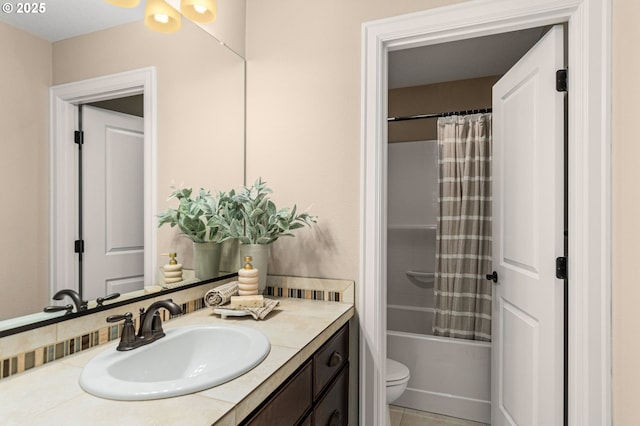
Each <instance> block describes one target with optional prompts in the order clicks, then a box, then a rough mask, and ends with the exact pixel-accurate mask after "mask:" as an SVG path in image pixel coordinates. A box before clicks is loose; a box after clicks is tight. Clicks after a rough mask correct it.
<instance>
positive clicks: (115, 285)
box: [82, 106, 144, 299]
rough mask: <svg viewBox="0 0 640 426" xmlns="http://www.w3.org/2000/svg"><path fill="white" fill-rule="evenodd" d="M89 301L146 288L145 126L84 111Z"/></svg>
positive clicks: (118, 116) (116, 115) (137, 119)
mask: <svg viewBox="0 0 640 426" xmlns="http://www.w3.org/2000/svg"><path fill="white" fill-rule="evenodd" d="M83 123H84V136H85V137H84V145H83V148H82V149H83V155H84V159H83V160H84V164H85V166H84V176H83V204H84V240H85V253H84V290H85V293H84V297H85V298H87V299H95V298H97V297H100V296H104V295H105V294H109V293H113V292H120V293H124V292H129V291H134V290H140V289H142V288H143V287H144V175H143V172H144V158H143V155H144V151H143V150H144V134H143V129H144V127H143V126H144V123H143V119H142V118H140V117H135V116H131V115H126V114H121V113H118V112H113V111H107V110H103V109H99V108H93V107H89V106H84V107H83Z"/></svg>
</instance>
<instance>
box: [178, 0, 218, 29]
mask: <svg viewBox="0 0 640 426" xmlns="http://www.w3.org/2000/svg"><path fill="white" fill-rule="evenodd" d="M180 12H182V14H183V15H184V16H185V17H187V18H189V19H191V20H192V21H194V22H199V23H201V24H204V23H207V22H213V21H214V20H215V19H216V0H182V1H181V2H180Z"/></svg>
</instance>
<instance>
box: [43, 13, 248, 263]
mask: <svg viewBox="0 0 640 426" xmlns="http://www.w3.org/2000/svg"><path fill="white" fill-rule="evenodd" d="M53 58H54V66H53V83H54V84H61V83H66V82H70V81H77V80H82V79H86V78H91V77H97V76H101V75H106V74H112V73H118V72H123V71H129V70H133V69H137V68H143V67H148V66H155V67H156V71H157V89H158V95H157V99H158V117H157V120H158V124H157V126H158V127H157V128H158V141H157V142H158V145H157V150H158V194H159V195H158V203H159V210H160V211H164V210H165V209H166V208H167V206H168V204H167V203H166V199H167V196H168V195H169V193H170V192H171V188H170V187H171V185H176V186H185V187H193V188H194V190H195V191H197V190H198V188H200V187H204V188H206V189H210V190H212V191H217V190H229V189H231V188H235V187H238V186H239V185H241V184H242V182H243V172H244V167H243V163H244V65H243V62H242V60H241V59H239V58H238V57H237V56H236V55H235V54H233V53H231V52H229V51H228V50H227V49H225V48H224V47H222V46H220V44H219V43H218V42H217V41H216V40H215V39H214V38H212V37H211V36H210V35H209V34H207V33H205V32H204V31H203V30H202V29H200V28H198V27H197V26H195V25H194V24H192V23H190V22H188V21H186V20H183V23H182V28H181V29H180V31H178V32H177V33H174V34H159V33H156V32H153V31H150V30H148V29H147V28H146V27H145V26H144V24H143V23H134V24H128V25H124V26H121V27H117V28H113V29H109V30H104V31H99V32H95V33H91V34H87V35H84V36H80V37H75V38H71V39H68V40H64V41H60V42H56V43H54V45H53ZM173 203H174V204H172V205H173V206H175V205H177V204H175V201H174V202H173ZM176 229H177V228H176ZM174 231H175V230H171V229H170V228H169V227H163V228H161V229H160V230H159V233H158V250H159V253H162V252H167V251H170V250H171V251H173V250H176V251H177V252H178V259H179V261H180V262H183V263H184V264H185V267H189V266H191V261H190V259H191V254H190V251H191V244H190V242H189V241H185V240H184V239H182V240H177V239H174V238H173V237H174V236H175V234H176V233H175V232H174ZM166 261H167V259H166V258H161V259H159V264H162V263H166Z"/></svg>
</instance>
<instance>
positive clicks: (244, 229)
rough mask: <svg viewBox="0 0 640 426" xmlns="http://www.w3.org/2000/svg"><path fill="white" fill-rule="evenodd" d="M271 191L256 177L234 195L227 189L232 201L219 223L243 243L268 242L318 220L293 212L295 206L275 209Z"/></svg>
mask: <svg viewBox="0 0 640 426" xmlns="http://www.w3.org/2000/svg"><path fill="white" fill-rule="evenodd" d="M271 193H272V191H271V189H270V188H268V187H267V183H266V182H263V181H262V179H261V178H258V179H257V180H256V182H255V183H254V184H253V186H251V187H246V186H245V187H242V188H240V190H239V191H238V193H237V194H236V193H235V191H233V190H232V191H230V192H229V198H231V200H232V203H230V204H227V205H226V206H225V207H224V208H226V209H228V211H227V212H225V213H223V214H222V216H223V217H224V218H226V219H227V221H226V223H224V224H221V225H222V226H224V227H225V228H226V227H228V228H227V232H228V233H229V234H230V235H231V236H232V238H237V239H239V240H240V242H241V243H243V244H269V243H272V242H274V241H275V240H277V239H278V238H279V237H286V236H293V234H292V233H290V232H289V231H292V230H294V229H298V228H302V227H303V226H305V225H306V226H311V224H312V223H316V222H317V217H316V216H311V215H309V214H308V213H306V212H305V213H300V214H296V206H295V205H294V206H293V208H291V209H289V208H284V209H281V210H278V209H277V208H276V205H275V203H274V202H273V201H271V199H269V194H271Z"/></svg>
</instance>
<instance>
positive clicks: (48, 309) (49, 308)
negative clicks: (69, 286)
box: [43, 303, 73, 315]
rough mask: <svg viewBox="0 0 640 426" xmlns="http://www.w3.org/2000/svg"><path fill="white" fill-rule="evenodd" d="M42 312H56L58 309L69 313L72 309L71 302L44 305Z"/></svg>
mask: <svg viewBox="0 0 640 426" xmlns="http://www.w3.org/2000/svg"><path fill="white" fill-rule="evenodd" d="M43 311H44V312H47V313H51V312H58V311H67V312H66V313H65V315H66V314H70V313H71V311H73V305H72V304H71V303H69V304H67V305H65V306H45V307H44V309H43Z"/></svg>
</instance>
